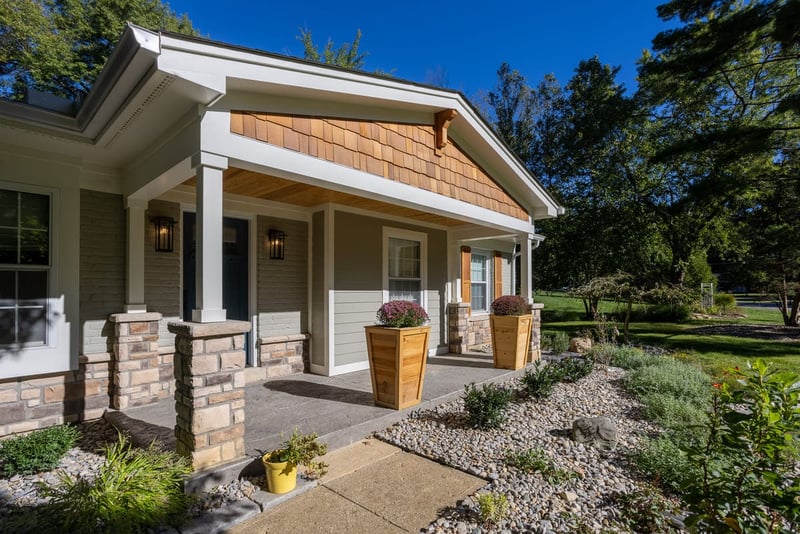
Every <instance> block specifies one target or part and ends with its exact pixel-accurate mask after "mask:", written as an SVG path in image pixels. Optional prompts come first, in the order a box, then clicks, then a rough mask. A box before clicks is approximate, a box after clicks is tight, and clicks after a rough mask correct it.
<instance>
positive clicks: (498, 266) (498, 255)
mask: <svg viewBox="0 0 800 534" xmlns="http://www.w3.org/2000/svg"><path fill="white" fill-rule="evenodd" d="M502 295H503V253H502V252H500V251H499V250H495V251H494V298H497V297H500V296H502Z"/></svg>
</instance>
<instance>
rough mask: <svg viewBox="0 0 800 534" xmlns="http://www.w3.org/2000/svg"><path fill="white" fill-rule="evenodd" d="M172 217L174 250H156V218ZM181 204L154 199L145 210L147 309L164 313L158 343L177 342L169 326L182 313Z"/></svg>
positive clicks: (145, 300) (145, 293)
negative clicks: (154, 222) (168, 328)
mask: <svg viewBox="0 0 800 534" xmlns="http://www.w3.org/2000/svg"><path fill="white" fill-rule="evenodd" d="M155 217H171V218H172V219H173V220H174V221H176V224H175V234H174V235H175V242H174V249H173V251H172V252H156V243H155V239H156V232H155V225H154V224H153V219H154V218H155ZM180 220H181V207H180V204H177V203H175V202H165V201H163V200H151V201H150V203H149V205H148V208H147V212H146V214H145V233H144V235H145V244H144V302H145V304H147V311H152V312H158V313H160V314H161V315H162V316H163V317H162V319H161V322H160V323H159V325H158V326H159V328H158V344H159V345H160V346H162V347H172V346H174V345H175V335H174V334H171V333H170V332H169V331H168V330H167V323H168V322H170V321H177V320H179V317H180V314H181V309H180V307H181V294H180V290H181V250H183V249H182V247H181V236H182V235H183V232H181V228H180Z"/></svg>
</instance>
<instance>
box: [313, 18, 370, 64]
mask: <svg viewBox="0 0 800 534" xmlns="http://www.w3.org/2000/svg"><path fill="white" fill-rule="evenodd" d="M297 39H298V40H300V41H302V43H303V48H304V53H303V57H304V58H305V59H307V60H309V61H316V62H317V63H325V64H327V65H336V66H337V67H343V68H345V69H352V70H362V69H363V68H364V61H365V59H366V57H367V53H366V52H361V53H359V52H358V47H359V45H360V44H361V30H356V36H355V39H353V43H352V44H351V43H344V44H342V45H341V46H340V47H339V48H334V44H333V40H331V39H328V43H327V44H326V45H325V48H324V49H323V50H322V53H321V54H320V52H319V49H318V48H317V45H315V44H314V40H313V39H312V36H311V30H309V29H308V28H305V29H300V35H299V36H298V37H297Z"/></svg>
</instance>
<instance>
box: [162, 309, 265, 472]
mask: <svg viewBox="0 0 800 534" xmlns="http://www.w3.org/2000/svg"><path fill="white" fill-rule="evenodd" d="M168 328H169V331H170V332H172V333H173V334H175V380H176V390H175V411H176V414H177V417H176V424H175V437H176V442H177V444H176V448H177V452H178V454H181V455H183V456H186V457H187V458H189V459H190V460H191V463H192V467H193V468H194V469H195V470H202V469H206V468H210V467H214V466H217V465H220V464H224V463H228V462H231V461H234V460H237V459H240V458H242V457H243V456H244V454H245V448H244V404H245V372H244V366H245V351H244V333H245V332H248V331H250V323H249V322H246V321H222V322H218V323H186V322H176V323H170V324H169V325H168Z"/></svg>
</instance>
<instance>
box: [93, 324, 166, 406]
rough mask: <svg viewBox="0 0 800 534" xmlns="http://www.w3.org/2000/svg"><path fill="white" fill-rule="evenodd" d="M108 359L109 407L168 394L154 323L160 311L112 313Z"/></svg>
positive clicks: (137, 403) (157, 398) (152, 399)
mask: <svg viewBox="0 0 800 534" xmlns="http://www.w3.org/2000/svg"><path fill="white" fill-rule="evenodd" d="M108 320H109V321H110V322H111V323H113V325H114V336H113V338H112V347H113V352H114V357H113V359H112V362H111V375H112V381H111V406H112V407H113V408H115V409H117V410H124V409H125V408H129V407H132V406H141V405H143V404H150V403H153V402H156V401H158V400H159V399H162V398H164V397H166V396H167V395H169V387H167V388H164V387H163V384H162V382H161V376H160V373H159V364H160V359H159V354H158V322H159V321H160V320H161V314H160V313H115V314H113V315H111V316H109V318H108Z"/></svg>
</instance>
